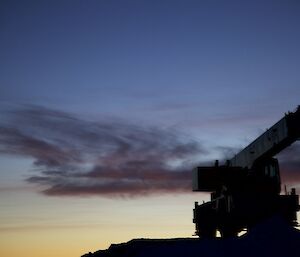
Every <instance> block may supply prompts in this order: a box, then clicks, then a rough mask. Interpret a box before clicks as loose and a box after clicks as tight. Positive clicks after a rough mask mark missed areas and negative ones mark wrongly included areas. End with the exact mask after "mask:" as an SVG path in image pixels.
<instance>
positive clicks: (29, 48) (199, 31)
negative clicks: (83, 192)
mask: <svg viewBox="0 0 300 257" xmlns="http://www.w3.org/2000/svg"><path fill="white" fill-rule="evenodd" d="M299 11H300V4H299V2H298V1H18V2H16V1H4V2H3V1H2V7H1V15H0V16H1V34H0V35H1V49H0V55H1V71H0V72H1V76H0V84H1V100H2V101H5V102H13V103H19V102H21V103H27V102H30V103H36V104H42V105H51V106H57V107H59V108H68V109H71V110H72V109H73V110H74V111H75V112H77V111H85V112H90V111H91V112H92V113H95V112H96V113H98V112H104V113H110V114H118V113H120V114H121V115H126V114H125V113H126V112H130V113H131V115H134V114H135V115H137V116H141V117H143V115H144V113H143V111H145V112H151V113H152V112H157V110H160V111H166V110H167V109H168V111H170V110H169V109H174V108H175V109H176V114H178V115H179V116H178V119H181V118H182V114H186V113H190V114H191V115H205V116H206V115H207V114H208V116H210V115H214V114H220V115H222V114H225V113H224V112H226V113H227V112H228V113H230V112H231V113H235V112H240V110H241V111H243V112H249V109H251V111H250V112H254V113H255V112H256V110H257V108H255V106H257V105H259V106H258V108H270V107H272V108H278V109H277V110H276V111H281V112H282V111H285V110H286V109H287V108H288V109H289V108H294V106H295V104H297V103H298V102H297V101H298V97H299V95H300V94H299V93H300V89H299V88H300V87H299V80H300V79H299V67H300V64H299V60H300V50H299V45H300V30H299V25H300V15H299ZM66 106H67V107H66ZM178 109H180V110H178ZM203 109H205V111H203ZM237 109H238V110H237ZM267 110H268V109H267ZM149 115H151V114H149ZM155 115H156V114H155ZM171 116H172V117H170V118H172V119H173V121H172V122H176V121H175V120H176V117H175V116H174V117H173V115H171Z"/></svg>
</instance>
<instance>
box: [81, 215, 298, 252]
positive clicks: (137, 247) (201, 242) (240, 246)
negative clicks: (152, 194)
mask: <svg viewBox="0 0 300 257" xmlns="http://www.w3.org/2000/svg"><path fill="white" fill-rule="evenodd" d="M299 246H300V231H298V230H297V229H295V228H293V227H291V226H289V225H288V224H287V223H285V221H284V220H282V219H281V218H280V217H273V218H271V219H269V220H268V221H266V222H264V223H261V224H259V225H257V226H256V227H255V228H253V229H252V230H251V231H249V232H248V233H247V234H245V235H243V236H241V237H238V238H229V239H220V238H215V239H197V238H195V239H194V238H175V239H133V240H131V241H129V242H127V243H121V244H112V245H111V246H110V247H109V248H108V249H107V250H99V251H96V252H94V253H88V254H84V255H83V256H82V257H167V256H170V257H229V256H230V257H262V256H264V257H269V256H270V257H300V251H299Z"/></svg>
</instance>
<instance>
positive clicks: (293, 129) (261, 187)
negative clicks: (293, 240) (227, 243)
mask: <svg viewBox="0 0 300 257" xmlns="http://www.w3.org/2000/svg"><path fill="white" fill-rule="evenodd" d="M298 139H300V107H298V109H297V110H296V111H295V112H290V113H288V114H286V115H285V116H284V117H283V118H282V119H281V120H279V121H278V122H277V123H276V124H274V125H273V126H272V127H271V128H269V129H268V130H267V131H266V132H264V133H263V134H262V135H260V136H259V137H258V138H257V139H255V140H254V141H253V142H252V143H250V144H249V145H248V146H247V147H245V148H244V149H243V150H241V151H240V152H239V153H238V154H236V155H235V156H234V157H233V158H232V159H231V160H228V161H227V162H226V164H224V165H219V163H218V161H216V163H215V165H214V166H209V167H196V168H195V169H194V170H193V191H201V192H211V201H210V202H207V203H204V204H201V205H198V203H197V202H196V203H195V208H194V219H193V222H194V223H195V225H196V235H198V236H200V237H215V235H216V231H217V230H218V231H219V232H220V234H221V236H222V237H230V236H236V235H237V234H238V233H239V232H241V231H242V230H245V229H251V228H252V227H253V226H255V225H256V224H257V223H259V222H261V221H262V220H264V219H266V218H268V217H270V216H272V215H275V214H279V215H281V216H282V217H283V218H284V219H285V220H286V221H287V222H288V223H290V224H291V225H293V226H294V225H296V224H297V216H296V214H297V211H298V210H299V200H298V195H297V194H296V191H295V189H292V190H291V192H289V193H286V194H285V195H281V194H280V192H281V180H280V172H279V164H278V161H277V159H275V158H273V157H274V156H275V155H276V154H278V153H280V152H281V151H282V150H284V149H285V148H286V147H288V146H289V145H291V144H292V143H294V142H295V141H297V140H298Z"/></svg>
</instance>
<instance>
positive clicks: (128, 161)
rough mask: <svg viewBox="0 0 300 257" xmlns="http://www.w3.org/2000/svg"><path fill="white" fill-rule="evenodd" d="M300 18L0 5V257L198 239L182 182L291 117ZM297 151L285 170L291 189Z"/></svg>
mask: <svg viewBox="0 0 300 257" xmlns="http://www.w3.org/2000/svg"><path fill="white" fill-rule="evenodd" d="M299 13H300V3H299V1H296V0H288V1H276V0H274V1H267V0H266V1H221V0H219V1H217V0H212V1H210V0H201V1H199V0H198V1H192V0H185V1H183V0H181V1H177V0H172V1H171V0H169V1H168V0H160V1H156V0H136V1H131V0H125V1H121V0H119V1H116V0H99V1H91V0H90V1H75V0H73V1H64V0H63V1H46V0H45V1H30V0H27V1H13V0H12V1H11V0H10V1H8V0H4V1H1V3H0V163H1V166H0V255H1V256H2V255H3V256H12V257H17V256H20V255H21V254H22V256H24V257H27V256H28V257H29V256H30V257H35V256H45V257H47V256H64V257H71V256H79V255H80V254H83V253H85V252H88V251H95V250H97V249H100V248H105V247H107V246H109V244H111V243H117V242H122V241H127V240H129V239H131V238H135V237H188V236H191V235H192V234H193V232H194V228H193V224H192V208H193V202H194V201H196V200H198V201H202V200H206V199H207V196H206V195H202V194H199V193H191V192H190V191H191V187H190V184H191V180H190V170H191V168H192V167H193V166H194V165H196V164H199V163H207V162H210V161H213V160H215V159H218V158H219V159H226V158H230V157H231V156H232V155H233V154H234V153H236V152H237V151H238V149H241V148H242V147H244V146H246V145H247V144H248V143H250V142H251V141H252V140H253V139H255V138H256V137H257V136H258V135H259V134H260V133H262V132H263V131H264V130H265V129H266V128H268V127H269V126H271V125H273V123H275V122H276V121H277V120H278V119H280V118H281V117H282V116H283V115H284V113H285V112H287V111H293V110H294V109H295V108H296V107H297V105H299V104H300V102H299V96H300V75H299V71H300V49H299V45H300V30H299V26H300V15H299ZM299 152H300V147H299V144H295V145H294V146H292V147H291V148H289V149H287V150H286V151H285V152H283V153H282V154H281V155H280V156H279V159H280V161H281V164H282V165H281V167H282V178H283V180H284V183H287V184H288V186H292V185H294V186H297V185H299V184H300V175H299V173H298V168H299V166H300V164H299V158H298V156H299Z"/></svg>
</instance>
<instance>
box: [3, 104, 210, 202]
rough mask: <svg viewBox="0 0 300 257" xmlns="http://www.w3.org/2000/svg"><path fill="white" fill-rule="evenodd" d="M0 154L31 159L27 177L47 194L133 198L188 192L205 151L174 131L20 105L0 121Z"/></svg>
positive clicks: (197, 144)
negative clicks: (195, 163) (196, 159)
mask: <svg viewBox="0 0 300 257" xmlns="http://www.w3.org/2000/svg"><path fill="white" fill-rule="evenodd" d="M0 153H5V154H12V155H17V156H20V155H21V156H26V157H30V158H33V159H34V162H33V165H34V168H35V169H34V170H35V172H36V173H35V174H34V175H32V176H30V177H29V178H28V179H27V181H28V182H30V183H35V184H39V185H43V186H44V188H45V189H44V191H43V193H44V194H46V195H70V196H81V195H82V196H84V195H100V196H107V197H114V196H129V197H132V196H141V195H148V194H154V193H173V192H178V191H180V192H183V191H190V190H191V175H190V173H191V172H190V170H191V166H192V165H191V163H192V160H193V158H194V157H195V156H198V157H199V156H201V154H205V150H204V148H203V147H202V146H201V145H200V144H199V143H198V142H195V141H193V140H192V139H187V138H186V137H183V136H181V135H180V133H176V132H174V131H168V130H164V129H160V128H155V127H151V128H149V127H144V126H137V125H133V124H130V123H128V122H125V121H124V120H116V119H114V120H104V121H97V122H94V121H88V120H84V119H81V118H79V117H76V116H75V115H72V114H69V113H65V112H61V111H56V110H51V109H47V108H43V107H37V106H25V107H23V108H21V109H17V110H11V111H10V112H9V113H8V116H7V118H6V119H3V121H2V122H0Z"/></svg>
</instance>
